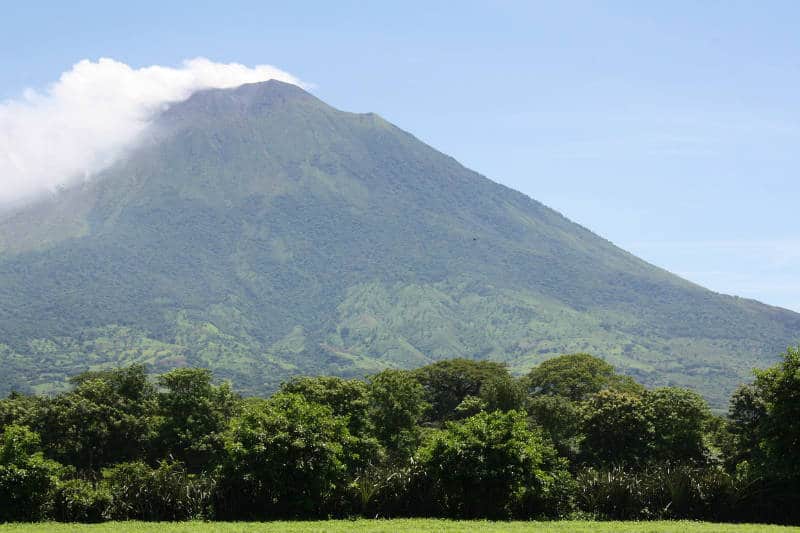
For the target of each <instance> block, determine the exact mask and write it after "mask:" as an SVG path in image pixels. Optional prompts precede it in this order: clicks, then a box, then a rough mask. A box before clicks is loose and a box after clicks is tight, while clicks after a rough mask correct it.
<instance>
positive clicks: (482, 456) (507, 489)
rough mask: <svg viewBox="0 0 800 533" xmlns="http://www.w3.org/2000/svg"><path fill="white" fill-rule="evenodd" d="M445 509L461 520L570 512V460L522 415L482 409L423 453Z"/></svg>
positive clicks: (453, 426)
mask: <svg viewBox="0 0 800 533" xmlns="http://www.w3.org/2000/svg"><path fill="white" fill-rule="evenodd" d="M421 458H422V463H423V467H424V469H425V472H426V475H427V476H428V478H429V482H430V483H431V484H432V485H433V486H434V487H435V490H434V492H435V494H436V498H437V502H438V505H439V506H440V509H441V512H443V513H444V514H446V515H449V516H453V517H460V518H474V517H482V518H511V517H513V516H524V517H534V516H541V515H557V514H562V513H564V512H566V511H567V510H568V507H569V505H568V502H566V501H564V500H566V499H568V494H569V492H570V489H571V481H570V476H569V474H568V472H567V470H566V462H565V461H564V460H563V459H560V458H558V457H557V454H556V452H555V450H554V449H553V447H552V446H551V445H549V444H546V443H545V442H544V440H543V439H542V437H541V436H540V434H539V433H538V432H536V431H532V430H530V429H529V428H528V425H527V421H526V417H525V414H524V413H520V412H518V411H509V412H507V413H503V412H500V411H495V412H492V413H486V412H481V413H478V414H477V415H475V416H472V417H470V418H468V419H466V420H464V421H463V422H450V423H448V425H447V429H446V431H444V432H443V433H442V434H441V435H439V436H438V437H437V438H435V439H434V441H433V442H432V443H431V444H429V445H428V446H427V447H426V448H425V449H423V450H422V452H421Z"/></svg>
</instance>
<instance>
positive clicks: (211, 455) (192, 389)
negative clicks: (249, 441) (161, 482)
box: [157, 368, 237, 472]
mask: <svg viewBox="0 0 800 533" xmlns="http://www.w3.org/2000/svg"><path fill="white" fill-rule="evenodd" d="M158 385H159V386H160V387H161V388H162V389H163V391H162V392H160V393H159V394H158V412H159V415H160V416H161V423H160V426H159V428H158V444H157V449H158V453H159V454H162V456H163V455H166V456H167V457H171V458H173V459H175V460H177V461H181V462H183V463H184V464H185V465H186V466H187V467H188V468H189V470H190V471H193V472H194V471H199V470H202V467H203V466H204V465H208V464H214V463H216V462H218V461H219V460H220V459H221V457H220V456H221V454H222V452H223V450H224V440H223V433H224V431H225V429H226V428H227V425H228V421H229V420H230V419H231V417H232V416H233V415H234V414H235V412H236V408H237V401H236V398H235V397H234V395H233V393H232V392H231V387H230V385H229V384H227V383H223V384H222V385H218V386H215V385H212V383H211V371H210V370H208V369H204V368H179V369H175V370H172V371H170V372H167V373H166V374H162V375H161V376H159V378H158Z"/></svg>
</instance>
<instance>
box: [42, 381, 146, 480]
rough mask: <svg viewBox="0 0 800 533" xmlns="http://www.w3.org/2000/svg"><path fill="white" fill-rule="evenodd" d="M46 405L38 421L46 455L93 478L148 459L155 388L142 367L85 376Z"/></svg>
mask: <svg viewBox="0 0 800 533" xmlns="http://www.w3.org/2000/svg"><path fill="white" fill-rule="evenodd" d="M72 382H73V383H74V384H75V389H74V390H73V391H71V392H69V393H66V394H62V395H59V396H57V397H56V398H54V399H53V400H51V401H49V402H46V403H45V404H44V405H43V407H42V408H41V412H40V414H39V416H38V417H37V420H36V427H35V429H37V430H38V431H39V433H40V435H41V440H42V447H43V449H44V451H45V454H46V455H48V456H50V457H52V458H53V459H56V460H58V461H59V462H61V463H64V464H69V465H72V466H74V467H75V468H77V469H78V470H79V471H81V472H84V473H86V474H87V475H91V474H92V472H95V473H96V472H97V471H98V469H99V468H101V467H104V466H108V465H111V464H113V463H118V462H122V461H130V460H135V459H139V458H143V457H146V456H147V453H148V450H149V448H150V446H151V444H152V442H153V439H154V437H155V435H156V427H157V416H156V413H157V409H156V407H157V402H156V397H155V390H154V388H153V386H152V385H151V384H150V382H149V381H148V378H147V374H146V372H145V369H144V367H143V366H141V365H133V366H130V367H127V368H122V369H118V370H107V371H101V372H87V373H84V374H81V375H79V376H77V377H76V378H74V379H73V380H72Z"/></svg>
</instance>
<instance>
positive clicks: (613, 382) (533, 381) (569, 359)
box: [527, 353, 644, 402]
mask: <svg viewBox="0 0 800 533" xmlns="http://www.w3.org/2000/svg"><path fill="white" fill-rule="evenodd" d="M527 384H528V388H529V390H530V393H531V394H534V395H546V396H562V397H564V398H567V399H569V400H571V401H573V402H579V401H583V400H586V399H588V398H589V396H591V395H592V394H596V393H598V392H600V391H603V390H615V391H621V392H627V393H629V394H633V395H637V394H641V393H642V392H644V389H643V388H642V386H641V385H639V384H638V383H636V382H635V381H633V380H632V379H631V378H630V377H628V376H623V375H620V374H617V373H616V372H615V371H614V367H613V366H611V365H610V364H608V363H607V362H605V361H603V360H602V359H599V358H597V357H594V356H592V355H589V354H585V353H576V354H570V355H561V356H558V357H554V358H552V359H548V360H547V361H545V362H543V363H542V364H540V365H539V366H536V367H534V368H533V369H532V370H531V371H530V372H529V373H528V376H527Z"/></svg>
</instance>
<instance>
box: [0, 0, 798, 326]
mask: <svg viewBox="0 0 800 533" xmlns="http://www.w3.org/2000/svg"><path fill="white" fill-rule="evenodd" d="M37 4H38V5H37ZM115 4H116V5H115ZM198 56H202V57H207V58H209V59H211V60H213V61H219V62H239V63H244V64H246V65H251V66H252V65H258V64H270V65H274V66H276V67H278V68H280V69H283V70H285V71H287V72H289V73H291V74H293V75H295V76H297V77H298V78H299V79H301V80H303V81H304V82H306V83H309V84H312V90H313V92H314V93H315V94H316V95H317V96H319V97H321V98H322V99H324V100H326V101H327V102H329V103H330V104H332V105H334V106H336V107H340V108H342V109H346V110H351V111H374V112H377V113H379V114H381V115H383V116H384V117H386V118H387V119H389V120H391V121H392V122H394V123H395V124H397V125H398V126H400V127H402V128H404V129H406V130H409V131H411V132H412V133H414V134H415V135H417V136H418V137H420V138H421V139H422V140H424V141H426V142H428V143H430V144H431V145H433V146H434V147H436V148H438V149H440V150H442V151H443V152H446V153H448V154H450V155H453V156H454V157H456V158H457V159H459V160H460V161H461V162H462V163H464V164H465V165H467V166H469V167H471V168H473V169H475V170H477V171H479V172H481V173H483V174H485V175H487V176H488V177H490V178H492V179H494V180H496V181H499V182H501V183H504V184H506V185H509V186H511V187H513V188H516V189H519V190H521V191H522V192H524V193H526V194H528V195H530V196H532V197H533V198H536V199H537V200H540V201H542V202H544V203H545V204H547V205H549V206H551V207H553V208H555V209H557V210H558V211H560V212H562V213H564V214H565V215H567V216H568V217H570V218H572V219H573V220H575V221H577V222H579V223H581V224H583V225H585V226H587V227H588V228H590V229H592V230H594V231H595V232H597V233H599V234H600V235H602V236H604V237H606V238H608V239H609V240H611V241H613V242H615V243H616V244H618V245H620V246H622V247H623V248H626V249H628V250H630V251H632V252H633V253H635V254H637V255H639V256H641V257H643V258H645V259H647V260H649V261H651V262H653V263H655V264H657V265H659V266H662V267H664V268H667V269H668V270H671V271H673V272H675V273H678V274H680V275H682V276H684V277H686V278H688V279H690V280H692V281H695V282H698V283H700V284H702V285H705V286H707V287H709V288H712V289H714V290H717V291H720V292H726V293H731V294H738V295H741V296H747V297H753V298H757V299H760V300H762V301H765V302H767V303H771V304H775V305H781V306H784V307H789V308H792V309H795V310H798V311H800V215H798V211H799V210H800V194H799V193H800V179H799V178H800V176H798V170H800V2H794V1H787V2H755V1H753V2H732V1H724V2H722V1H703V2H677V1H669V2H660V3H655V2H638V1H637V2H621V1H618V2H598V1H595V2H566V1H557V2H556V1H554V2H551V3H536V2H465V1H460V2H432V1H431V0H427V1H425V2H410V1H404V2H394V3H392V5H390V3H388V2H381V3H378V2H370V3H368V2H345V1H342V0H337V1H335V2H327V1H326V2H318V3H302V2H286V1H282V2H275V3H271V2H266V1H258V2H236V1H232V0H228V1H225V2H214V3H213V4H212V3H211V2H200V1H197V0H195V1H193V2H185V3H181V2H177V1H169V2H167V1H163V0H161V1H159V2H148V1H137V2H127V3H125V4H122V3H115V2H108V1H107V0H105V1H102V2H85V1H72V2H47V3H45V2H34V1H26V2H12V1H9V2H4V3H3V5H2V18H0V66H2V68H0V100H5V99H16V98H18V97H19V96H20V95H21V94H22V93H23V91H24V90H25V89H27V88H34V89H38V90H42V89H46V88H47V86H48V85H49V84H51V83H52V82H54V81H55V80H56V79H58V77H59V76H60V75H61V73H62V72H65V71H68V70H70V68H71V67H72V65H74V64H75V63H77V62H78V61H80V60H82V59H91V60H97V59H98V58H100V57H110V58H114V59H116V60H118V61H121V62H124V63H127V64H128V65H130V66H132V67H134V68H140V67H144V66H149V65H164V66H180V64H181V62H182V61H183V60H185V59H189V58H194V57H198Z"/></svg>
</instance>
